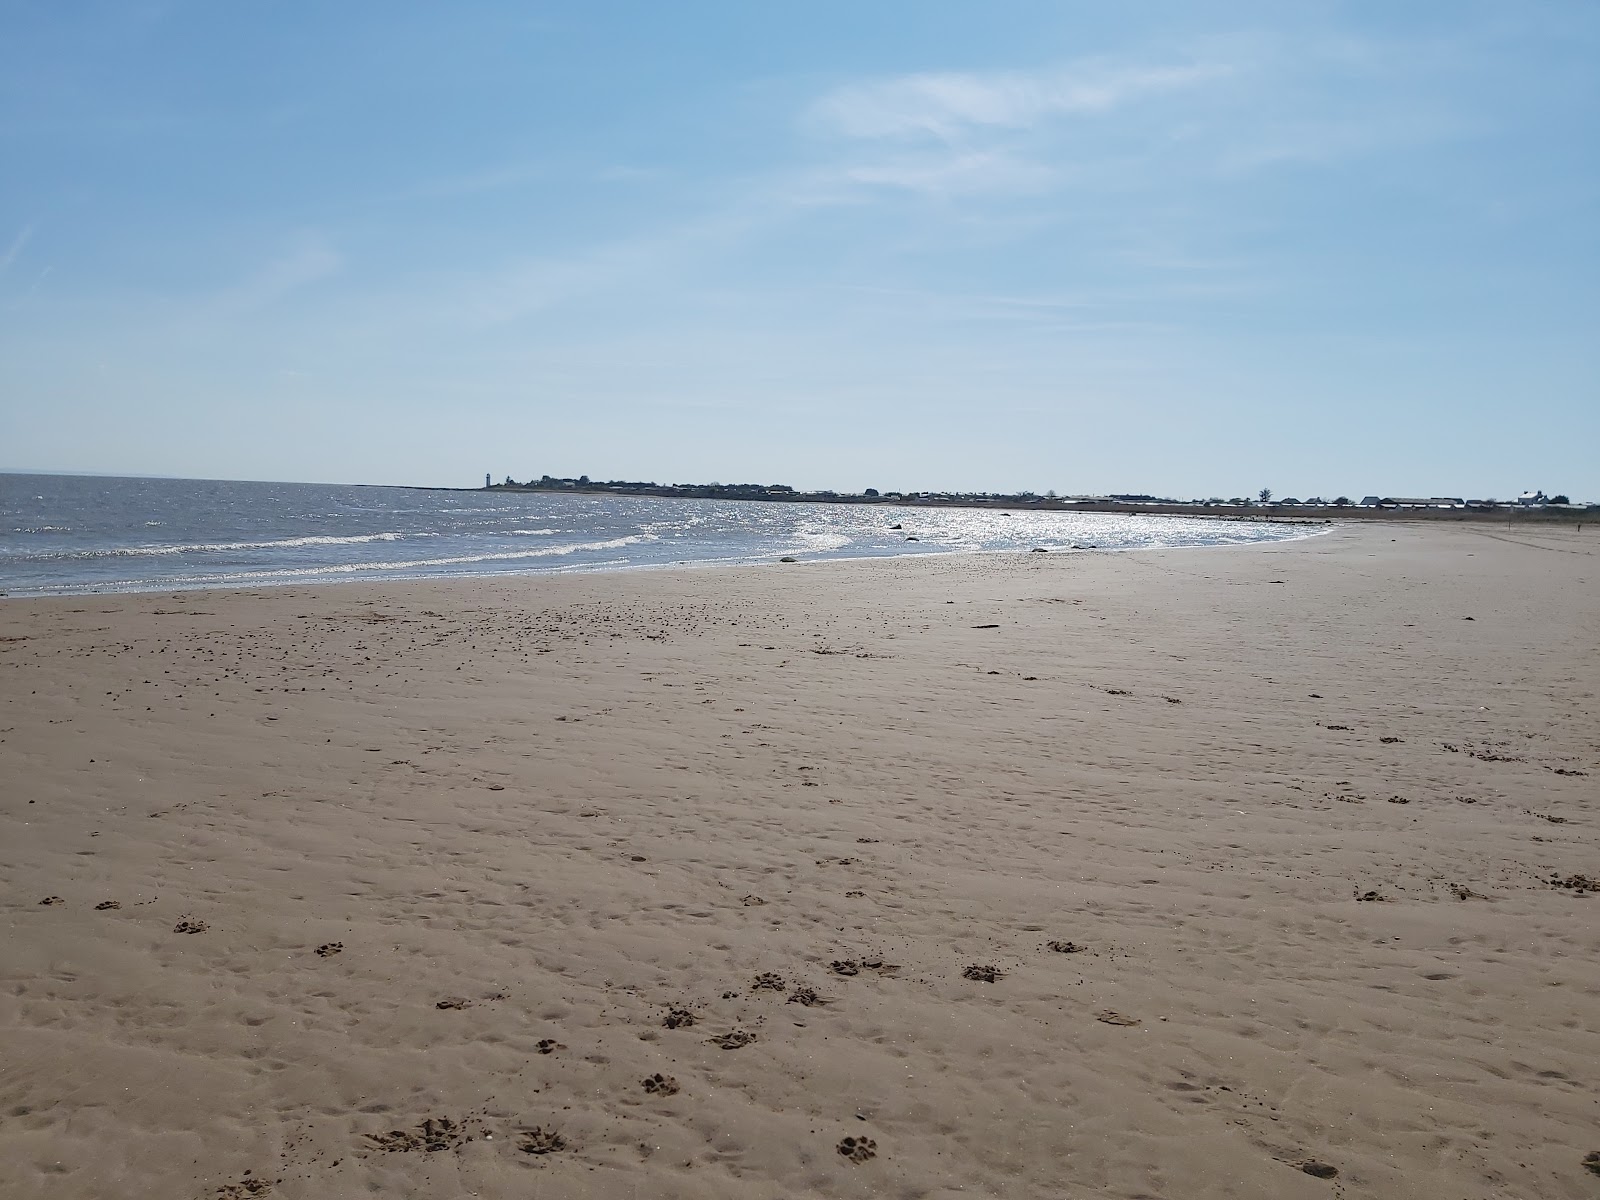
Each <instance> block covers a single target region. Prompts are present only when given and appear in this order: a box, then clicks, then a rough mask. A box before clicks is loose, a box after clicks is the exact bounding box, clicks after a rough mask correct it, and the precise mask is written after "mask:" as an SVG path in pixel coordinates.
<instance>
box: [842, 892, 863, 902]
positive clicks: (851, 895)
mask: <svg viewBox="0 0 1600 1200" xmlns="http://www.w3.org/2000/svg"><path fill="white" fill-rule="evenodd" d="M865 895H866V893H865V892H846V893H845V894H844V898H845V899H846V900H859V899H861V898H862V897H863V896H865Z"/></svg>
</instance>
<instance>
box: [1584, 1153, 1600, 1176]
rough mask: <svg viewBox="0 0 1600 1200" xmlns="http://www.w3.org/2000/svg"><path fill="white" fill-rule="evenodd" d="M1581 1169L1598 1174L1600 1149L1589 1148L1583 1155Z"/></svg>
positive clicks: (1599, 1170) (1599, 1173)
mask: <svg viewBox="0 0 1600 1200" xmlns="http://www.w3.org/2000/svg"><path fill="white" fill-rule="evenodd" d="M1583 1169H1584V1170H1585V1171H1592V1172H1593V1173H1594V1174H1596V1175H1600V1150H1591V1151H1589V1153H1587V1154H1585V1155H1584V1156H1583Z"/></svg>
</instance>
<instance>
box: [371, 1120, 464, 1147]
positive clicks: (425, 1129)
mask: <svg viewBox="0 0 1600 1200" xmlns="http://www.w3.org/2000/svg"><path fill="white" fill-rule="evenodd" d="M366 1138H367V1141H369V1142H371V1143H372V1144H373V1145H374V1146H376V1147H377V1148H378V1149H379V1150H382V1151H383V1152H384V1153H385V1154H409V1153H411V1152H412V1151H416V1150H420V1151H422V1152H423V1153H424V1154H436V1153H438V1152H439V1151H440V1150H454V1149H456V1148H458V1147H460V1146H461V1145H463V1144H465V1143H466V1142H467V1141H468V1140H470V1135H469V1134H468V1131H467V1126H466V1125H465V1124H464V1123H458V1122H456V1121H452V1120H451V1119H450V1118H449V1117H429V1118H428V1119H427V1120H426V1121H424V1122H422V1124H420V1125H417V1126H415V1127H414V1128H411V1129H391V1130H390V1131H389V1132H388V1133H369V1134H367V1135H366Z"/></svg>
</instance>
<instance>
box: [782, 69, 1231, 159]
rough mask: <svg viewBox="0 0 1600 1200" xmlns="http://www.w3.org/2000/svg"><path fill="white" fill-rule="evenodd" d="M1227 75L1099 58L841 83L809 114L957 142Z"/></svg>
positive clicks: (856, 131) (842, 124) (862, 129)
mask: <svg viewBox="0 0 1600 1200" xmlns="http://www.w3.org/2000/svg"><path fill="white" fill-rule="evenodd" d="M1228 73H1229V67H1228V66H1227V65H1226V64H1222V63H1191V64H1187V65H1182V66H1130V65H1113V64H1109V63H1104V62H1095V63H1081V64H1076V65H1072V66H1067V67H1063V68H1059V69H1056V70H1049V71H1008V72H991V73H958V72H947V73H940V74H919V75H903V76H899V77H897V78H892V79H884V80H876V81H871V82H863V83H853V84H846V85H845V86H843V87H840V88H836V89H834V90H833V91H831V92H829V93H828V94H827V95H825V96H823V97H821V98H820V99H819V100H817V102H816V103H815V104H814V105H812V107H811V110H810V112H809V114H808V116H809V118H810V121H811V123H812V124H813V125H814V126H815V127H817V128H820V129H823V130H827V131H829V132H834V133H840V134H843V135H845V136H847V137H852V138H905V137H929V136H931V137H936V138H941V139H945V140H954V139H957V138H959V137H962V136H964V135H966V134H969V133H972V132H974V131H978V130H984V129H1027V128H1031V127H1033V126H1035V125H1037V124H1039V123H1040V122H1042V121H1046V120H1049V119H1053V118H1058V117H1063V116H1071V115H1075V114H1089V113H1099V112H1106V111H1108V110H1110V109H1114V108H1117V107H1118V106H1120V105H1123V104H1126V103H1129V102H1130V101H1133V100H1136V99H1139V98H1140V97H1143V96H1148V95H1152V94H1156V93H1161V92H1171V91H1177V90H1180V89H1184V88H1190V87H1195V86H1197V85H1199V84H1203V83H1206V82H1208V81H1211V80H1214V79H1217V78H1219V77H1221V76H1223V75H1226V74H1228Z"/></svg>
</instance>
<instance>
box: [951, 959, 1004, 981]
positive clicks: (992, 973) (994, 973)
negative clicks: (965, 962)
mask: <svg viewBox="0 0 1600 1200" xmlns="http://www.w3.org/2000/svg"><path fill="white" fill-rule="evenodd" d="M1005 975H1006V973H1005V972H1004V971H1002V970H1001V969H1000V968H999V967H991V966H985V965H982V964H979V963H973V964H972V965H971V966H969V967H967V968H966V969H965V970H964V971H962V972H961V977H962V978H963V979H972V980H976V981H977V982H978V983H994V982H995V981H996V980H998V979H1004V978H1005Z"/></svg>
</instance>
